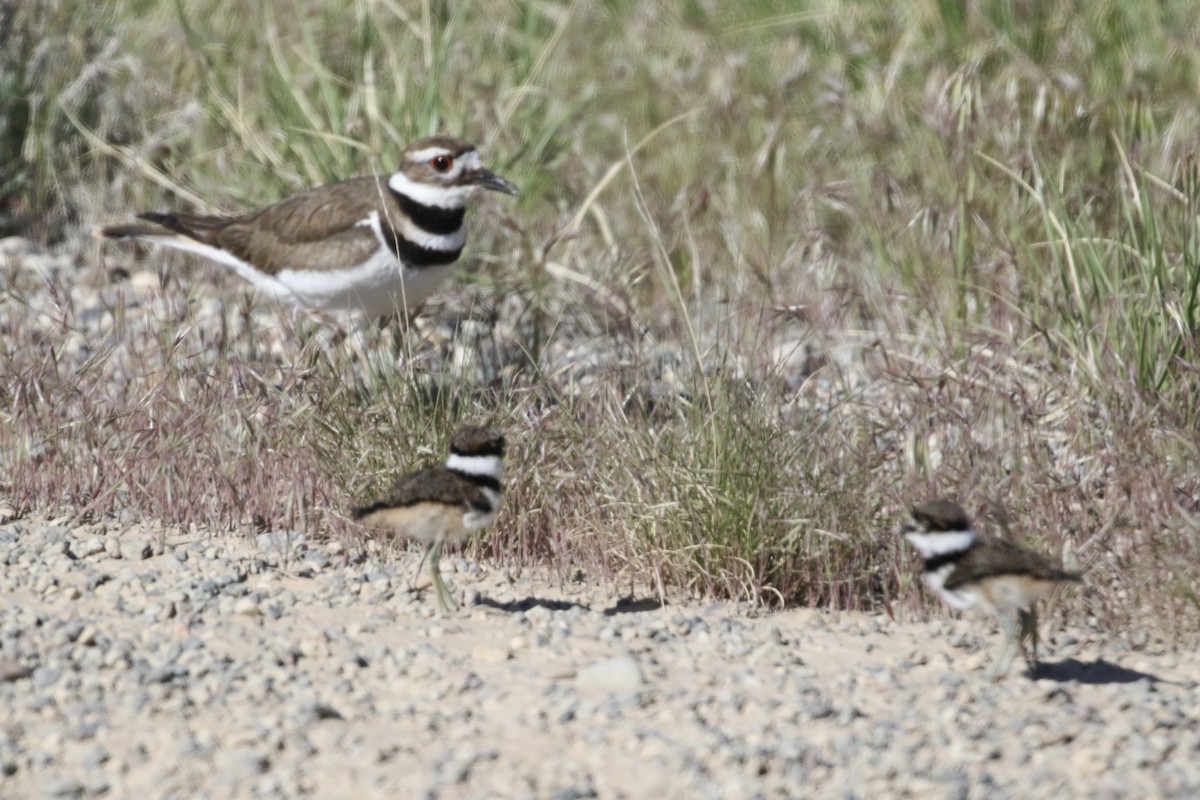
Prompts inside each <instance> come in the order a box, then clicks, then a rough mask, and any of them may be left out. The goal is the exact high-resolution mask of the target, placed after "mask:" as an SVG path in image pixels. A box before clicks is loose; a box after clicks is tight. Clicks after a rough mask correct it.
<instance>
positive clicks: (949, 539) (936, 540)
mask: <svg viewBox="0 0 1200 800" xmlns="http://www.w3.org/2000/svg"><path fill="white" fill-rule="evenodd" d="M904 538H905V539H908V540H909V541H910V542H912V544H913V547H915V548H917V550H918V551H919V552H920V553H921V557H922V558H933V557H935V556H944V555H946V554H947V553H961V552H963V551H964V550H966V549H967V548H969V547H970V546H971V545H972V544H974V542H975V531H973V530H971V529H970V528H967V529H966V530H963V531H944V532H941V533H929V532H928V531H925V532H919V531H912V532H910V533H906V534H904Z"/></svg>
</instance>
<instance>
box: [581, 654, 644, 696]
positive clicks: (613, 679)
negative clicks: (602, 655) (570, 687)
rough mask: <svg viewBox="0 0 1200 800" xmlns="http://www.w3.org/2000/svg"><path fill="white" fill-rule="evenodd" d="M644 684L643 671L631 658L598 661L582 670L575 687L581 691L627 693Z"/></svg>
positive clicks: (622, 657)
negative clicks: (600, 690)
mask: <svg viewBox="0 0 1200 800" xmlns="http://www.w3.org/2000/svg"><path fill="white" fill-rule="evenodd" d="M642 683H643V680H642V670H641V668H640V667H638V664H637V662H636V661H634V660H633V659H632V658H630V657H629V656H620V657H618V658H606V659H604V660H603V661H597V662H595V663H594V664H591V665H590V666H587V667H584V668H583V669H581V670H580V671H579V674H578V675H576V676H575V685H576V686H578V687H579V688H581V689H605V690H608V691H610V692H627V691H632V690H634V689H637V688H638V687H639V686H641V685H642Z"/></svg>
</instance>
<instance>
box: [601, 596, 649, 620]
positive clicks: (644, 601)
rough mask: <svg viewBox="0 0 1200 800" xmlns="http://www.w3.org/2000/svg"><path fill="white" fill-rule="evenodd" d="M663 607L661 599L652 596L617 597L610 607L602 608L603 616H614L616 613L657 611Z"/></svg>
mask: <svg viewBox="0 0 1200 800" xmlns="http://www.w3.org/2000/svg"><path fill="white" fill-rule="evenodd" d="M662 607H663V602H662V601H661V600H655V599H654V598H652V597H643V598H640V599H639V598H636V597H618V598H617V602H616V603H614V604H613V606H612V608H606V609H604V612H603V613H604V616H606V617H615V616H616V615H617V614H641V613H643V612H645V611H657V610H658V609H660V608H662Z"/></svg>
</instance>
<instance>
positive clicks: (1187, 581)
mask: <svg viewBox="0 0 1200 800" xmlns="http://www.w3.org/2000/svg"><path fill="white" fill-rule="evenodd" d="M1018 5H1020V4H1018ZM1036 5H1037V9H1036V12H1037V13H1032V11H1031V10H1030V9H1025V10H1024V11H1022V13H1020V14H1016V13H1015V12H1013V10H1012V9H1013V8H1014V7H1013V5H1012V4H1011V3H982V4H975V5H973V6H971V10H970V11H969V12H967V13H962V12H961V9H960V7H959V5H958V4H951V3H932V2H919V3H914V4H907V5H901V6H896V7H895V8H892V9H890V10H888V9H884V8H881V7H879V6H877V4H874V3H865V2H863V3H858V2H841V3H835V2H828V3H819V4H815V5H814V6H812V7H811V8H810V9H809V10H808V11H806V12H805V13H803V14H797V13H794V12H792V11H790V10H789V9H790V8H791V5H790V4H785V3H778V4H772V3H768V2H762V3H752V4H739V5H737V6H736V8H735V7H734V6H733V5H728V6H725V7H723V8H722V9H721V10H717V7H716V6H713V7H711V8H710V7H709V6H706V5H704V4H695V3H678V4H667V5H665V6H664V5H663V4H657V5H654V6H648V5H645V4H633V3H625V2H620V0H612V2H607V3H601V2H589V1H587V0H580V1H579V2H574V3H569V4H549V3H542V4H524V5H521V6H520V7H517V6H514V5H513V4H506V3H498V2H478V3H475V4H471V5H470V6H456V7H455V8H456V9H457V10H455V11H453V12H451V11H450V10H449V9H450V6H448V5H444V4H440V3H432V2H431V3H425V4H421V5H419V6H413V7H412V8H409V7H408V6H405V5H404V4H399V3H391V2H384V1H383V0H380V1H379V2H362V3H358V4H356V5H355V6H354V12H353V14H352V15H350V17H349V18H347V17H346V16H345V15H343V14H342V12H341V11H340V10H339V11H337V12H336V14H335V12H334V11H333V10H332V7H331V9H328V10H327V9H322V8H320V7H316V6H314V7H309V6H306V5H303V4H292V3H289V2H279V3H268V4H266V5H265V6H260V4H251V3H237V4H235V6H230V4H228V3H225V4H223V5H222V7H223V8H225V9H230V8H233V9H234V10H236V11H237V12H238V13H233V12H232V11H229V12H227V13H222V14H219V15H218V14H209V13H208V11H209V10H210V6H211V4H210V3H207V2H196V3H186V4H181V6H180V8H183V9H184V10H185V13H182V14H181V13H180V12H179V11H178V10H177V9H172V8H169V7H163V6H157V7H155V8H154V9H152V10H150V11H148V12H146V13H141V11H142V10H141V9H140V8H139V4H136V3H132V2H128V3H114V4H110V5H109V6H108V7H107V11H106V12H105V14H106V16H103V17H100V18H98V19H96V20H91V21H90V22H89V23H88V24H86V25H85V24H83V23H82V22H80V21H79V20H78V19H77V18H75V17H71V16H69V15H67V14H66V12H65V11H64V8H65V6H60V5H59V4H55V3H50V4H49V5H48V9H49V10H48V12H47V15H46V16H45V20H47V21H46V22H43V21H42V18H36V19H35V18H34V17H33V16H30V15H29V14H28V13H27V12H25V11H24V10H23V9H24V4H22V5H20V6H17V5H13V4H3V3H0V8H3V9H4V10H5V12H4V14H0V19H3V20H5V21H6V23H5V24H9V25H15V26H17V27H18V28H19V29H20V30H21V31H23V32H24V34H23V37H22V38H20V39H19V40H20V41H21V42H25V43H26V44H25V45H23V46H26V47H32V46H33V45H31V44H29V43H30V42H35V41H37V40H38V39H37V36H35V35H33V34H42V35H44V38H45V39H46V40H47V41H53V42H54V43H55V44H56V46H58V47H59V51H60V52H62V53H63V54H64V55H63V57H62V58H59V59H56V60H54V61H53V62H48V63H47V62H38V61H36V59H29V60H27V61H26V62H23V63H27V64H30V65H33V66H34V67H36V69H38V70H40V72H39V73H38V74H37V75H32V74H28V75H24V76H23V77H22V79H21V80H20V81H14V82H9V83H4V84H0V92H3V93H4V96H3V97H0V102H3V103H6V104H8V107H12V108H17V107H18V106H20V107H24V108H30V109H36V111H37V113H35V114H31V115H28V118H27V119H26V118H18V116H14V115H9V116H7V117H5V119H6V120H10V121H9V122H7V123H6V125H7V127H4V126H0V148H7V150H5V151H4V152H9V151H10V150H11V151H19V152H20V153H21V158H22V159H23V160H22V162H21V163H22V165H23V166H22V169H21V170H18V171H14V172H13V176H15V177H12V178H10V177H9V176H8V174H7V173H6V175H5V179H6V180H8V181H9V182H10V183H12V185H14V186H17V188H16V189H13V188H6V189H4V191H5V192H7V193H9V195H10V196H15V197H19V198H21V202H20V204H19V205H20V208H21V209H22V213H23V214H27V215H32V220H33V221H31V222H28V223H27V225H26V227H25V230H26V231H27V232H28V233H29V234H30V235H32V236H35V237H37V238H42V239H45V240H57V241H60V242H62V243H63V244H62V245H61V246H62V247H64V248H66V249H68V250H71V251H73V252H78V253H79V254H80V262H81V268H80V270H79V272H78V274H58V275H52V276H50V277H49V278H47V279H45V280H40V279H39V280H34V279H32V278H31V275H30V273H29V272H28V271H27V270H23V269H22V268H21V266H20V264H18V263H17V260H15V259H14V260H13V261H12V264H11V265H10V268H9V271H8V275H7V277H6V282H5V287H4V291H5V297H4V301H3V318H2V319H0V325H2V327H3V349H2V350H0V374H2V375H3V376H4V378H5V380H4V381H3V382H2V384H3V385H2V386H0V401H2V407H0V416H2V419H0V467H2V468H3V470H4V472H5V474H6V475H7V476H8V478H7V480H8V483H9V488H8V489H7V492H8V493H9V494H10V496H11V498H12V499H13V500H15V501H16V502H17V503H19V504H21V505H22V506H24V507H26V508H44V507H47V506H62V507H65V508H66V509H68V510H69V511H70V512H71V513H75V514H93V515H105V514H111V513H115V512H117V511H118V510H125V511H126V512H128V511H129V510H132V511H134V512H136V513H138V514H141V515H145V516H148V517H153V518H159V519H166V520H171V521H177V522H185V523H197V524H200V525H204V526H210V527H231V526H247V525H251V524H253V523H254V522H255V521H259V522H263V523H265V524H268V525H270V526H272V527H281V528H288V527H298V528H303V529H305V530H310V531H321V532H326V533H329V534H332V535H354V533H355V529H354V528H353V526H351V524H350V523H349V522H348V521H347V519H346V517H345V510H346V509H347V508H348V507H349V505H350V502H351V500H352V498H354V497H357V496H362V495H366V494H369V493H370V490H371V489H372V488H374V487H377V486H379V485H380V484H382V483H384V482H386V481H387V479H388V477H389V476H390V475H392V474H394V473H395V472H396V471H397V470H401V469H406V468H409V467H411V466H413V464H414V463H416V462H419V461H426V460H432V459H435V458H438V457H440V454H441V453H442V452H444V447H445V444H446V441H447V437H448V436H449V435H450V434H451V433H452V431H453V429H454V427H455V426H456V425H457V424H458V422H459V421H460V420H462V419H487V420H489V421H492V422H494V423H497V424H500V425H502V426H504V427H505V428H506V429H507V430H509V431H510V432H511V435H512V439H513V440H514V453H513V459H512V460H513V462H514V463H513V470H512V472H511V473H510V478H509V503H508V505H507V507H506V511H505V514H504V517H503V519H502V520H501V523H500V524H499V525H498V526H497V527H496V529H495V531H494V532H493V533H492V534H490V536H489V538H487V539H485V540H483V541H481V542H479V543H478V544H477V545H476V547H477V548H478V552H479V553H480V554H481V555H484V556H487V557H490V558H495V559H498V560H501V561H505V562H508V563H516V564H529V563H548V564H550V565H552V566H553V568H555V569H556V570H558V571H559V573H560V574H561V575H562V576H563V578H564V579H570V578H573V577H574V576H575V575H576V574H577V572H579V571H582V572H583V573H584V574H586V575H588V576H592V577H593V578H594V577H598V576H606V577H608V578H611V579H614V580H616V581H617V582H618V584H619V585H621V586H626V585H628V582H630V581H633V582H635V583H636V585H637V587H638V591H641V592H645V591H661V592H664V593H667V592H669V591H670V592H674V591H685V592H689V593H693V594H697V595H721V596H734V597H740V598H745V599H751V600H755V601H759V602H764V603H769V604H778V603H809V604H824V605H830V606H836V607H848V608H854V607H863V606H868V605H873V604H879V603H891V602H895V601H899V600H904V601H906V602H914V603H915V602H917V601H918V600H919V599H920V593H919V589H918V588H917V587H916V586H915V584H914V581H913V569H912V568H913V562H912V554H911V553H909V552H908V551H906V550H905V549H904V548H902V547H901V546H900V544H899V542H898V541H897V538H896V537H895V536H894V535H893V531H894V528H895V525H896V523H897V522H898V520H899V518H900V516H901V515H902V514H903V511H904V508H905V507H906V505H907V504H908V503H909V502H911V501H912V500H915V499H923V498H927V497H931V496H933V495H936V494H946V495H952V496H955V497H957V498H959V499H960V500H961V501H962V502H963V503H964V505H965V506H966V507H967V508H968V509H969V510H970V511H972V512H973V513H977V514H978V515H979V516H980V517H981V518H982V519H983V520H984V522H985V524H986V526H988V527H990V528H992V529H994V530H999V529H1001V528H1002V527H1004V526H1005V525H1007V526H1008V527H1010V528H1011V530H1012V532H1013V533H1014V534H1015V535H1017V536H1019V537H1020V538H1021V539H1022V540H1023V541H1025V542H1027V543H1031V544H1033V545H1035V546H1036V547H1038V548H1039V549H1041V550H1043V551H1046V552H1051V553H1065V554H1066V555H1067V556H1068V557H1069V558H1071V559H1074V560H1077V561H1078V563H1079V564H1080V565H1081V566H1083V567H1084V568H1086V569H1087V571H1088V589H1087V590H1086V591H1085V592H1084V593H1082V594H1081V595H1080V596H1078V597H1075V598H1071V599H1068V600H1067V601H1066V608H1067V610H1068V611H1072V612H1074V613H1078V610H1079V609H1083V611H1084V612H1085V613H1086V614H1087V616H1088V617H1090V618H1094V619H1095V620H1096V621H1097V623H1098V624H1101V625H1105V626H1112V627H1113V628H1116V629H1122V628H1126V629H1128V628H1129V627H1131V626H1133V625H1134V624H1140V623H1142V622H1146V621H1150V622H1151V623H1152V624H1154V625H1157V626H1159V627H1161V628H1162V629H1164V630H1166V631H1168V632H1170V633H1172V634H1176V635H1179V636H1185V637H1188V638H1190V637H1193V636H1194V635H1195V634H1196V633H1197V632H1200V631H1198V626H1197V624H1196V619H1197V618H1200V615H1197V614H1196V610H1197V605H1198V602H1197V594H1196V590H1195V586H1196V585H1197V579H1198V578H1200V570H1198V569H1197V567H1196V566H1195V565H1196V564H1197V563H1200V559H1198V556H1200V552H1197V551H1198V550H1200V477H1198V475H1197V472H1196V470H1195V464H1196V463H1198V456H1200V453H1198V452H1197V449H1198V445H1197V443H1198V442H1200V415H1198V412H1197V406H1196V402H1195V398H1196V397H1197V396H1200V391H1198V390H1200V376H1198V373H1197V368H1196V356H1195V354H1196V352H1197V349H1196V347H1197V330H1198V329H1200V225H1198V223H1197V214H1196V208H1197V203H1198V201H1200V180H1198V178H1197V176H1198V175H1200V171H1198V168H1197V166H1196V162H1195V159H1194V157H1193V153H1192V144H1191V143H1192V142H1194V141H1196V139H1197V134H1198V133H1200V131H1198V130H1197V128H1198V122H1200V117H1198V116H1197V114H1196V112H1195V107H1196V98H1195V87H1196V86H1197V85H1200V81H1198V80H1197V78H1198V77H1200V67H1198V65H1197V63H1196V62H1197V58H1198V57H1197V56H1196V55H1195V54H1196V53H1200V46H1198V45H1200V42H1197V41H1195V39H1196V33H1195V31H1194V26H1192V25H1191V24H1190V12H1189V11H1188V9H1187V7H1186V4H1165V5H1164V4H1160V3H1151V2H1149V0H1146V1H1145V2H1142V1H1141V0H1128V2H1117V0H1107V2H1102V3H1098V4H1092V5H1091V6H1089V8H1088V9H1087V11H1086V13H1079V9H1078V8H1076V7H1075V6H1073V5H1071V4H1054V3H1050V4H1036ZM340 8H341V7H339V9H340ZM1031 8H1032V7H1031ZM1025 12H1030V13H1025ZM331 14H333V15H334V16H336V17H337V18H338V19H337V20H336V23H337V24H330V23H331V20H330V19H328V18H327V17H329V15H331ZM51 20H57V23H55V24H56V25H57V27H53V28H51V27H50V21H51ZM43 25H44V26H45V27H44V28H43V27H40V26H43ZM21 26H24V27H21ZM1179 31H1184V32H1186V33H1179ZM152 44H153V46H151V45H152ZM22 103H23V105H21V104H22ZM11 120H17V121H16V122H11ZM22 120H24V121H22ZM435 129H442V130H448V131H451V132H463V133H466V134H467V135H468V136H471V137H472V138H475V139H477V140H478V141H480V142H481V144H482V145H483V147H484V148H485V152H486V153H487V155H488V156H489V157H490V158H491V159H492V160H493V161H494V162H495V164H496V166H497V168H498V170H499V171H500V172H502V173H504V174H506V175H508V176H509V177H511V178H513V179H514V180H515V181H516V182H518V183H519V184H520V185H521V186H522V188H523V190H524V192H523V195H522V198H521V202H520V205H519V206H515V207H500V206H498V205H489V206H488V207H486V208H484V209H481V213H478V214H477V215H476V216H475V219H476V220H477V226H476V229H475V231H474V234H473V239H472V246H471V251H472V253H473V254H474V255H473V256H472V257H471V258H469V259H468V260H467V262H466V264H465V265H464V267H463V269H462V270H460V276H459V280H458V281H457V282H456V284H455V285H454V286H453V287H451V288H450V290H449V291H447V292H446V293H445V295H444V296H443V297H442V298H440V299H439V301H438V302H436V303H434V304H431V306H430V307H429V308H428V309H427V313H426V315H425V317H424V318H423V319H422V320H421V321H420V323H419V325H418V329H417V330H416V331H413V332H409V333H408V334H398V335H396V336H393V331H390V330H389V331H384V332H381V333H380V332H367V333H366V334H365V336H366V337H367V340H366V341H365V342H363V343H362V345H361V346H360V347H358V348H357V350H356V349H355V348H352V347H347V346H344V345H343V344H339V343H336V342H332V343H331V342H330V341H329V331H328V330H323V329H322V328H321V326H320V325H318V324H316V323H314V322H312V321H311V320H299V321H296V320H292V319H290V318H289V317H288V315H287V314H286V313H285V312H282V311H279V310H276V309H271V308H267V307H263V308H254V309H253V310H251V308H250V307H249V306H248V305H247V304H246V303H245V301H243V300H241V299H238V297H239V295H238V290H237V285H236V283H235V282H234V281H233V280H232V279H226V278H222V277H219V273H217V272H215V271H212V270H204V271H201V270H192V271H191V272H190V274H189V272H188V271H182V272H180V265H181V264H183V263H186V262H183V261H181V260H178V259H176V258H174V257H170V256H162V255H160V254H153V255H150V256H146V259H147V260H146V261H145V262H142V263H144V264H146V265H149V268H150V269H155V268H159V269H162V270H163V273H164V275H165V276H166V278H165V286H164V288H163V290H162V292H161V294H159V295H151V296H143V295H141V294H140V293H139V292H138V291H135V290H134V289H133V288H131V287H129V286H128V285H127V284H117V285H107V284H106V283H105V281H104V278H105V274H106V269H107V268H111V267H112V266H113V265H114V264H129V263H130V261H129V257H128V255H127V254H118V253H116V252H112V251H106V252H105V253H103V254H100V253H99V252H98V250H97V249H95V248H93V247H92V246H91V245H84V244H83V241H84V229H85V225H84V223H85V222H86V223H94V222H100V221H108V220H110V219H113V218H115V217H124V216H125V215H126V212H127V210H130V209H134V208H140V207H143V206H160V205H185V206H186V205H190V204H195V201H194V200H193V199H192V198H207V200H208V203H209V204H211V205H213V206H217V207H222V208H225V207H228V208H234V207H245V206H246V205H249V204H253V203H258V202H265V201H268V200H271V199H274V198H276V197H278V196H280V195H282V194H284V193H286V192H289V191H294V190H296V189H298V188H300V187H303V186H309V185H313V184H316V183H320V182H322V181H326V180H330V179H333V178H335V177H345V176H346V175H349V174H352V173H357V172H360V171H364V170H368V169H387V166H388V165H387V161H388V156H389V153H391V152H393V151H394V148H395V147H397V146H398V145H399V143H400V142H402V141H404V140H405V139H407V138H408V137H410V136H412V135H416V134H420V133H426V132H430V131H432V130H435ZM22 176H24V177H22ZM21 181H24V183H21ZM7 185H8V184H6V186H7ZM9 206H10V207H13V206H14V203H12V202H10V203H9ZM213 276H218V277H215V278H214V277H213ZM214 296H215V297H227V298H231V299H229V301H228V303H225V302H223V301H218V300H214V299H213V297H214ZM397 341H398V342H399V345H398V348H399V352H400V353H401V354H402V360H401V364H402V366H400V367H399V368H397V367H396V361H395V358H394V352H395V347H396V342H397ZM360 352H366V353H367V355H368V361H367V362H365V363H364V362H363V361H362V360H361V359H360V358H359V357H358V355H356V353H360ZM899 607H903V604H901V605H900V606H899Z"/></svg>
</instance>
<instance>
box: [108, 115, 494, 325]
mask: <svg viewBox="0 0 1200 800" xmlns="http://www.w3.org/2000/svg"><path fill="white" fill-rule="evenodd" d="M480 189H491V190H492V191H496V192H503V193H504V194H516V193H517V187H516V186H514V185H513V184H511V183H509V182H508V181H506V180H505V179H504V178H501V177H500V176H498V175H495V174H493V173H491V172H489V171H488V170H486V169H484V167H483V164H482V163H481V162H480V160H479V153H478V151H477V150H476V149H475V146H474V145H472V144H469V143H467V142H464V141H462V140H461V139H455V138H452V137H449V136H433V137H429V138H425V139H418V140H416V141H415V142H413V143H412V144H410V145H409V146H408V147H406V148H405V149H404V152H403V153H402V154H401V156H400V168H399V169H398V170H397V171H396V172H394V173H392V174H391V175H387V176H384V175H368V176H364V177H359V178H351V179H350V180H347V181H342V182H340V183H331V184H328V185H326V186H322V187H319V188H317V189H311V190H309V191H307V192H304V193H302V194H298V195H294V196H292V197H289V198H287V199H285V200H280V201H279V202H278V203H275V204H274V205H270V206H267V207H266V208H262V209H259V210H258V211H251V212H249V213H246V214H241V215H238V216H232V217H226V216H206V215H202V214H159V213H153V212H151V213H145V214H139V215H138V218H139V219H143V220H146V221H147V222H151V223H154V224H153V226H147V225H116V226H112V227H107V228H100V229H99V230H97V232H96V233H97V236H99V237H100V238H102V239H118V240H121V239H137V240H141V241H146V242H152V243H154V244H160V245H163V246H165V247H173V248H175V249H178V250H185V251H188V252H191V253H198V254H200V255H202V256H205V257H206V258H210V259H212V260H213V261H217V262H219V263H221V264H224V265H226V266H227V267H231V268H232V269H233V270H234V272H236V273H237V274H238V275H240V276H241V277H242V278H244V279H245V280H247V281H249V282H250V283H252V284H253V285H254V286H255V287H257V288H258V290H259V291H260V292H262V293H263V294H265V295H267V296H268V297H271V298H273V299H275V300H277V301H279V302H282V303H290V304H293V305H295V306H298V307H300V308H305V309H311V310H315V311H335V312H336V311H360V312H362V313H363V314H364V315H365V316H367V317H368V318H374V317H382V316H387V315H391V314H397V313H399V314H407V315H411V314H415V313H416V311H417V310H418V309H419V308H420V306H421V304H422V303H424V302H425V300H426V298H428V297H429V295H431V294H433V292H434V291H436V290H437V288H438V287H439V286H440V285H441V284H442V282H443V281H444V280H445V279H446V278H447V277H448V276H449V274H450V270H451V268H452V266H453V264H454V261H455V260H456V259H457V258H458V255H459V253H460V252H462V249H463V245H464V244H466V241H467V229H466V226H465V225H464V223H463V217H464V215H465V213H466V209H467V204H468V203H469V202H470V201H471V200H472V198H474V197H475V195H476V194H477V193H478V192H479V190H480Z"/></svg>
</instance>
